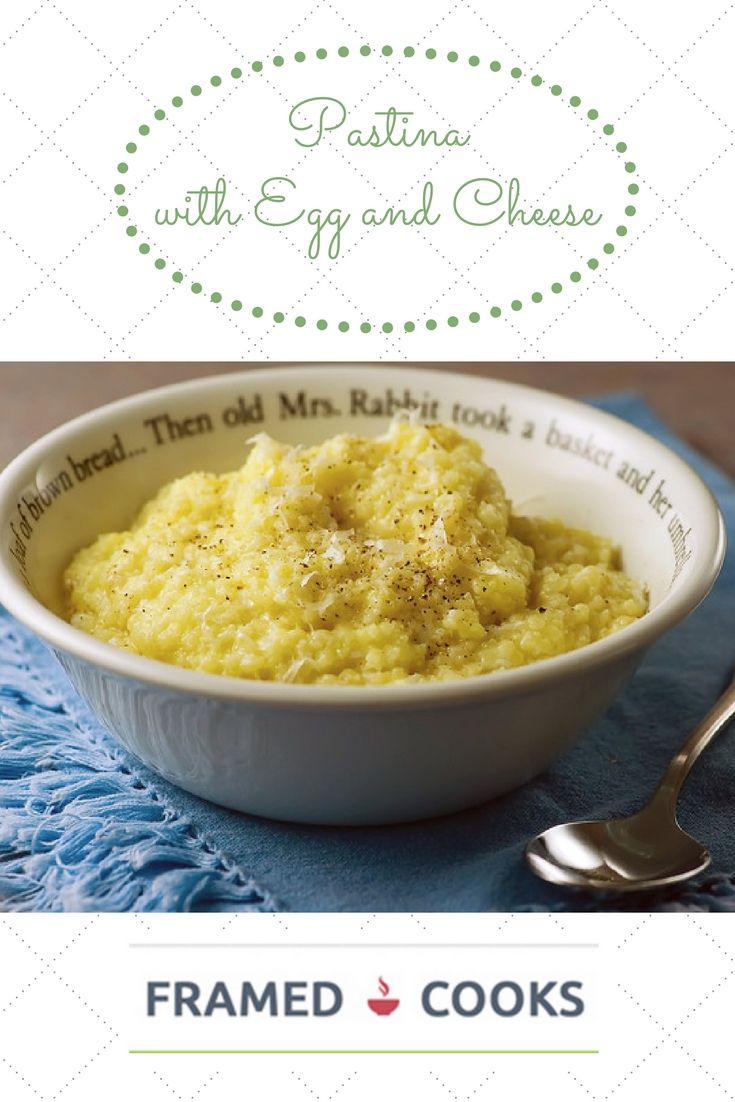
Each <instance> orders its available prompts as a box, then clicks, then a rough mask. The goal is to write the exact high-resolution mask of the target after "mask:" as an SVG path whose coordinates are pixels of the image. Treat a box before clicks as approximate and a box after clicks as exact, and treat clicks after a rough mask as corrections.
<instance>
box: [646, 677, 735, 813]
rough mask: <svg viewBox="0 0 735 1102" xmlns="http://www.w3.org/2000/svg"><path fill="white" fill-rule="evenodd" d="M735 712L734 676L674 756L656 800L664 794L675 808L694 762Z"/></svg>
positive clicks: (664, 798) (658, 789)
mask: <svg viewBox="0 0 735 1102" xmlns="http://www.w3.org/2000/svg"><path fill="white" fill-rule="evenodd" d="M733 716H735V678H734V679H733V680H732V681H731V682H730V685H729V687H728V688H727V689H726V690H725V692H724V693H723V694H722V696H721V697H720V699H719V700H718V701H717V703H716V704H715V705H714V707H713V708H712V709H711V710H710V711H709V712H708V713H707V715H706V716H705V717H704V719H703V720H702V722H701V723H699V724H698V725H697V726H696V727H695V728H694V730H693V731H692V733H691V735H690V736H689V738H688V739H687V740H686V742H685V743H684V745H683V746H682V747H681V749H680V750H679V752H678V753H677V754H676V755H675V756H674V757H673V758H672V759H671V762H670V763H669V767H668V769H667V770H666V772H665V773H664V776H663V779H662V780H661V783H660V784H659V786H658V788H657V789H656V791H655V793H654V796H653V799H654V800H658V799H659V798H663V800H664V801H666V802H667V803H669V805H670V808H671V811H672V812H673V810H674V807H675V805H676V801H677V799H678V796H679V793H680V791H681V788H682V785H683V784H684V781H685V780H686V779H687V777H688V776H689V773H690V772H691V769H692V766H693V765H694V763H695V762H696V761H697V759H698V758H699V755H700V754H701V753H702V752H703V751H704V750H706V749H707V747H708V746H709V744H710V743H711V742H712V741H713V740H714V739H715V737H716V736H717V735H719V733H720V731H722V729H723V728H724V727H726V726H727V724H728V723H729V721H730V720H731V719H732V718H733ZM651 802H653V801H651Z"/></svg>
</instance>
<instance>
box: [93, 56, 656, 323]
mask: <svg viewBox="0 0 735 1102" xmlns="http://www.w3.org/2000/svg"><path fill="white" fill-rule="evenodd" d="M375 52H377V51H373V49H372V47H371V46H368V45H363V46H360V48H359V50H358V51H356V53H358V54H359V56H360V57H370V55H371V54H373V53H375ZM380 54H382V56H384V57H391V56H393V55H397V56H398V57H401V56H402V57H403V58H406V59H409V58H412V57H414V56H415V55H416V54H417V50H416V49H415V48H414V47H413V46H404V47H403V50H402V51H400V50H395V49H394V48H393V46H388V45H386V46H383V47H381V49H380ZM328 56H329V53H328V51H327V50H325V49H323V48H320V49H318V50H316V51H315V52H314V57H315V58H316V59H317V60H318V61H324V60H325V59H326V58H327V57H328ZM333 56H336V57H339V58H347V57H349V56H350V49H349V47H347V46H339V47H338V48H337V50H335V51H334V52H333ZM424 56H425V57H426V58H427V59H428V60H429V61H433V60H434V59H436V58H439V57H440V54H439V53H438V52H437V51H436V50H435V49H433V48H431V47H430V48H429V49H427V50H425V51H424ZM308 59H309V55H308V54H306V53H304V51H303V50H297V51H296V52H295V53H294V55H293V61H294V62H296V63H297V64H302V63H303V62H304V61H307V60H308ZM444 59H445V60H446V61H447V62H449V63H450V64H456V63H457V62H459V61H460V60H461V58H460V55H459V54H458V53H457V51H456V50H450V51H449V52H448V53H447V54H445V55H444ZM269 60H270V64H271V65H272V66H273V67H274V68H276V69H280V68H281V67H282V66H283V65H285V64H286V62H287V59H286V58H285V57H284V56H283V55H282V54H274V55H273V57H271V58H270V59H269ZM466 61H467V64H468V65H469V66H470V67H471V68H473V69H480V68H482V65H483V63H482V61H481V59H480V58H479V57H478V56H477V55H476V54H470V55H469V56H468V57H467V58H466ZM250 68H251V70H252V71H253V72H254V73H262V72H263V71H264V70H265V69H266V62H263V61H253V62H251V64H250ZM487 69H489V71H490V72H491V73H499V72H502V71H503V66H502V64H501V62H499V61H491V62H489V63H488V64H487ZM507 72H508V73H509V75H510V77H511V79H512V80H520V79H521V78H522V77H523V75H524V74H523V71H522V69H520V68H519V67H518V66H514V67H513V68H511V69H509V70H507ZM242 75H243V71H242V69H241V68H239V67H238V66H235V67H234V68H233V69H231V70H230V74H229V78H227V79H230V80H234V81H237V80H240V79H241V78H242ZM529 79H530V83H531V85H532V86H533V87H534V88H541V87H544V86H546V87H548V90H549V92H550V94H551V95H552V96H555V97H557V98H559V97H561V96H562V94H563V89H562V87H561V85H559V84H551V85H548V84H547V83H546V82H545V81H544V78H543V77H541V76H539V75H538V74H534V75H533V76H531V77H530V78H529ZM224 83H225V80H223V78H222V77H220V76H218V75H215V76H212V77H210V79H209V86H210V87H211V88H219V87H220V86H221V85H223V84H224ZM203 92H204V88H203V86H202V85H200V84H192V86H191V88H190V89H189V95H190V97H192V98H194V99H197V98H198V97H199V96H201V95H202V94H203ZM185 99H186V97H184V96H181V95H176V96H173V98H172V99H171V106H172V107H173V108H175V109H178V108H180V107H183V105H184V103H185ZM568 102H569V105H570V106H571V107H573V108H575V109H577V108H581V107H582V106H583V104H582V100H581V98H580V97H579V96H576V95H574V96H570V97H569V100H568ZM599 114H600V113H599V111H598V110H597V109H596V108H594V107H591V108H588V110H587V111H586V117H587V119H589V121H590V122H596V121H597V120H598V119H599ZM166 117H167V115H166V111H165V110H164V109H163V108H162V107H159V108H157V109H156V110H155V111H154V112H153V118H154V120H155V122H163V121H164V120H165V119H166ZM602 132H603V134H604V135H605V136H606V137H611V136H612V135H613V134H614V133H615V127H614V126H613V124H612V123H604V124H602ZM150 133H151V126H150V125H149V124H148V123H142V124H141V126H139V127H138V134H139V136H140V137H142V138H147V137H148V136H149V135H150ZM613 148H614V151H615V152H616V153H619V154H624V153H626V152H627V149H628V147H627V145H626V143H625V142H623V141H616V142H615V144H614V146H613ZM137 152H138V145H137V142H134V141H131V142H128V143H127V144H126V146H125V153H126V155H127V156H134V155H135V154H136V153H137ZM128 170H129V165H128V162H127V160H125V161H120V162H119V163H118V165H117V172H118V174H119V175H122V176H124V175H125V174H126V173H127V172H128ZM624 170H625V172H626V173H627V174H629V175H632V174H633V173H635V172H636V166H635V164H634V162H633V161H627V160H626V161H625V162H624ZM114 190H115V195H116V196H118V197H122V196H123V195H125V191H126V188H125V185H124V184H123V183H121V182H119V183H117V184H116V185H115V189H114ZM627 190H628V195H629V196H633V195H637V194H638V191H639V185H638V184H637V183H636V182H635V181H633V182H631V183H629V184H628V189H627ZM117 213H118V214H119V215H120V217H121V218H127V216H128V213H129V211H128V208H127V206H126V205H125V203H124V202H121V204H120V205H119V206H118V208H117ZM624 213H625V218H627V219H629V218H632V217H633V216H634V215H635V213H636V208H635V206H633V205H632V203H631V202H630V200H628V203H627V205H626V207H625V212H624ZM125 233H126V234H127V236H128V237H131V238H134V237H137V236H138V227H137V226H136V225H135V224H134V223H131V222H128V224H127V225H126V227H125ZM627 233H628V227H627V225H626V224H625V222H623V221H621V223H620V225H619V226H617V227H616V229H615V234H616V235H617V237H620V238H623V237H625V236H626V235H627ZM138 251H139V252H140V253H141V255H143V256H148V255H149V254H150V253H151V251H152V250H151V246H150V245H149V244H148V243H147V242H145V241H144V242H141V243H140V244H139V245H138ZM599 251H600V252H601V253H602V257H601V258H598V257H597V256H592V257H590V258H589V260H588V261H587V268H589V269H590V271H592V272H594V271H595V270H596V269H597V268H598V267H599V266H600V260H601V259H604V257H605V256H611V255H612V254H613V253H614V252H615V244H614V243H613V242H612V241H606V242H604V244H603V245H602V246H601V248H600V250H599ZM153 264H154V266H155V268H156V269H157V270H158V271H164V270H165V269H166V268H167V267H168V266H169V261H168V260H166V259H165V258H164V257H162V256H158V257H155V258H154V260H153ZM171 278H172V280H173V281H174V283H183V282H184V279H185V278H186V277H185V275H184V273H183V272H182V271H179V270H178V269H176V270H175V271H174V272H173V273H172V275H171ZM567 278H568V282H569V283H571V284H574V285H576V284H578V283H580V282H581V281H582V278H583V276H582V272H580V271H573V272H570V273H569V276H568V277H567ZM190 289H191V291H192V293H193V294H195V295H200V294H203V293H204V288H203V287H202V284H201V283H199V282H197V281H196V280H194V281H193V282H192V283H191V285H190ZM563 290H564V283H563V282H562V281H555V282H554V283H552V284H550V286H549V291H550V292H551V294H552V295H558V294H561V293H562V291H563ZM222 300H223V296H222V294H221V292H220V291H213V292H211V294H210V295H209V301H210V302H212V303H214V304H215V305H219V304H220V303H221V302H222ZM529 300H530V302H532V303H534V304H538V303H540V302H543V300H544V294H543V293H542V292H541V291H533V292H531V294H530V295H529ZM523 306H524V303H523V300H522V299H517V298H515V299H512V300H511V301H510V303H509V304H508V305H507V306H506V307H505V309H506V310H508V309H509V310H510V311H512V312H513V313H517V312H518V311H520V310H522V309H523ZM229 308H230V309H231V310H233V311H235V312H236V313H238V312H239V311H241V310H242V309H243V303H242V301H241V300H240V299H237V298H236V299H232V301H231V302H230V304H229ZM250 314H251V315H252V317H254V318H264V317H265V316H266V313H265V310H264V309H263V308H262V306H253V307H252V308H251V309H250ZM502 315H503V308H502V307H500V306H492V307H491V308H490V310H489V311H488V312H487V316H488V317H490V318H499V317H501V316H502ZM287 317H288V315H287V314H286V313H285V312H283V311H281V310H276V312H275V313H274V314H273V315H272V320H273V321H274V322H276V323H277V324H281V323H283V322H285V321H286V319H287ZM482 318H483V313H482V312H481V311H479V310H472V311H471V312H470V313H469V314H468V315H467V320H468V321H469V322H471V323H473V324H476V323H477V322H479V321H481V320H482ZM293 323H294V325H295V326H297V327H298V328H303V327H304V326H306V325H307V324H308V322H307V319H306V318H305V317H303V316H302V315H301V314H297V315H294V316H293ZM312 324H314V325H315V327H316V329H317V330H319V331H320V332H324V331H325V330H326V329H329V322H328V321H327V320H326V319H325V318H318V319H316V321H314V322H312ZM444 324H445V325H447V326H449V328H452V329H453V328H456V327H457V326H458V325H459V324H460V318H459V317H458V316H456V315H454V314H451V315H450V316H449V317H448V318H446V319H445V321H444ZM396 325H397V326H398V328H402V329H403V331H404V332H405V333H413V332H414V331H415V330H416V329H417V328H418V324H417V323H416V322H415V321H411V320H408V321H404V322H400V323H396V324H394V323H393V322H391V321H384V322H383V323H382V325H380V326H375V327H374V326H373V325H371V323H370V322H369V321H363V322H361V323H360V324H359V326H356V328H358V329H359V331H360V332H361V333H370V332H371V331H372V330H373V328H375V329H376V330H378V331H380V332H383V333H392V332H393V330H394V329H395V328H396ZM439 325H440V323H439V322H438V321H437V320H436V319H435V318H426V319H425V320H424V321H423V326H424V328H425V329H426V330H428V331H429V332H434V331H435V330H437V329H438V328H439ZM335 328H336V329H337V330H338V331H339V332H340V333H347V332H349V330H350V323H349V322H347V321H339V322H337V323H336V324H335Z"/></svg>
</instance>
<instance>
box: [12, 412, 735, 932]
mask: <svg viewBox="0 0 735 1102" xmlns="http://www.w3.org/2000/svg"><path fill="white" fill-rule="evenodd" d="M595 404H598V405H600V406H602V407H604V408H606V409H608V410H610V412H612V413H616V414H618V415H619V416H621V417H624V418H625V419H627V420H629V421H632V422H633V423H634V424H636V425H638V426H639V427H641V428H643V429H644V430H646V431H647V432H650V433H651V434H652V435H654V436H657V437H659V438H660V439H662V440H664V441H665V442H666V443H667V444H669V446H671V447H673V448H674V449H675V450H676V451H678V452H680V453H681V454H682V455H684V457H685V458H686V459H687V460H688V461H689V462H690V463H691V464H692V465H693V466H694V467H696V468H697V470H699V472H700V474H702V476H703V477H704V478H705V480H706V481H707V482H708V484H709V485H710V487H711V488H712V490H713V491H714V492H715V494H716V495H717V497H718V499H719V501H720V505H721V506H722V509H723V511H724V513H725V517H726V520H727V525H728V531H729V534H730V538H731V541H732V542H735V540H734V539H733V537H734V536H735V486H733V484H732V483H731V482H730V481H729V479H727V478H726V477H725V476H724V475H723V474H722V473H721V472H719V471H717V470H716V469H715V468H714V467H712V466H711V465H710V464H709V463H707V462H706V461H705V460H703V459H702V458H701V457H700V456H698V455H697V454H696V453H694V452H692V451H691V450H690V449H689V448H687V447H686V446H685V445H683V444H682V443H681V442H680V441H678V440H676V439H675V438H673V437H672V436H671V434H670V433H669V432H668V430H667V429H666V428H665V426H664V425H662V424H661V423H660V422H659V421H657V420H656V418H655V417H654V416H653V415H652V414H651V412H650V411H649V410H648V408H647V407H646V406H645V405H644V403H643V402H641V401H640V400H639V399H637V398H635V397H632V396H614V397H612V398H609V399H605V400H600V401H599V402H597V403H595ZM733 625H735V565H734V563H733V555H732V554H731V555H730V556H729V557H728V561H727V563H726V565H725V569H724V570H723V574H722V576H721V578H720V580H719V582H718V584H717V586H716V587H715V590H714V592H713V593H712V594H711V596H710V597H709V598H708V599H707V601H706V602H705V603H704V604H703V605H702V606H701V607H700V608H699V609H698V610H697V611H696V612H695V613H694V614H693V615H692V616H690V617H689V618H688V619H687V620H686V621H685V622H684V623H683V624H681V625H680V626H679V627H678V628H676V629H675V630H674V631H672V632H670V633H669V634H668V635H667V636H666V637H665V638H664V639H663V640H662V641H661V642H660V643H658V644H657V645H656V646H655V647H654V648H653V649H652V650H651V651H650V653H649V655H648V657H647V659H646V661H645V662H644V664H643V665H642V667H641V668H640V670H639V671H638V673H637V674H636V676H635V677H634V679H633V680H632V682H631V683H630V685H629V686H628V688H627V689H626V691H625V692H624V693H622V694H621V695H620V696H619V697H618V699H617V700H616V701H615V703H614V704H613V706H612V708H611V709H610V711H609V712H608V714H607V715H606V716H605V717H604V718H603V719H602V720H601V721H600V722H599V723H597V724H596V725H595V726H594V727H593V728H592V730H591V731H590V732H589V733H588V734H587V735H585V737H584V738H583V739H582V740H581V741H580V742H579V743H578V744H577V746H575V747H574V748H573V749H572V750H571V751H570V752H569V753H567V754H566V755H565V756H564V758H562V759H561V760H560V761H559V762H558V763H556V765H554V766H553V767H552V768H551V769H550V770H549V771H548V772H547V773H546V774H544V776H542V777H540V778H538V779H537V780H535V781H533V782H531V783H530V784H528V785H526V786H525V787H524V788H522V789H519V790H518V791H516V792H512V793H510V794H509V795H508V796H505V797H503V798H502V799H499V800H495V801H494V802H492V803H490V804H487V805H485V806H484V807H481V808H478V809H475V810H472V811H468V812H464V813H462V814H459V815H452V816H448V817H445V818H442V819H434V820H429V821H426V822H421V823H414V824H409V825H407V826H397V827H396V826H394V827H380V828H327V827H300V826H297V825H294V824H284V823H272V822H268V821H266V820H262V819H254V818H250V817H249V816H245V815H239V814H236V813H234V812H229V811H225V810H223V809H222V808H218V807H215V806H214V805H212V804H208V803H206V802H205V801H203V800H199V799H197V798H196V797H194V796H189V795H188V794H187V793H184V792H182V791H180V790H179V789H177V788H175V787H174V786H172V785H170V784H168V783H166V782H165V781H162V780H161V779H160V778H158V777H156V776H155V775H154V774H152V773H151V772H150V771H149V770H148V769H146V768H145V767H144V766H142V765H141V764H140V763H139V762H138V761H136V760H135V759H134V758H132V757H131V756H130V755H128V754H127V753H126V752H125V751H124V750H122V748H120V747H119V746H118V745H117V743H115V741H114V740H113V739H112V738H111V737H110V736H109V735H108V734H107V733H106V732H105V731H104V730H103V729H102V728H101V727H100V725H99V724H98V723H97V722H96V720H95V719H94V718H93V717H92V716H91V715H90V713H89V711H88V710H87V709H86V707H85V705H84V704H83V703H82V702H81V700H80V699H79V698H78V697H77V696H76V694H75V693H74V691H73V690H72V689H71V687H70V685H69V683H68V682H67V681H66V678H65V677H64V675H63V673H62V672H61V669H60V668H59V667H58V665H57V664H56V662H55V660H54V659H53V658H52V656H51V655H50V654H49V653H48V651H47V650H46V648H45V647H44V646H43V645H42V644H41V643H39V642H38V641H37V640H36V639H35V638H34V637H33V636H32V635H31V634H30V633H29V632H27V631H26V630H25V629H23V628H21V627H20V626H19V625H18V624H16V623H15V622H13V621H12V620H11V619H10V617H9V616H8V615H7V614H6V613H4V612H3V611H2V610H0V908H5V909H8V910H18V911H22V910H39V911H40V910H48V911H87V910H91V911H128V910H164V911H179V910H210V911H218V910H246V911H263V910H276V909H290V910H309V911H413V912H416V911H485V910H488V911H513V910H515V911H529V910H541V911H544V910H574V911H579V910H631V909H634V910H635V909H638V910H682V909H691V910H735V829H734V827H735V730H733V731H731V732H730V733H729V734H728V733H725V734H723V735H722V736H721V737H720V739H719V740H718V741H717V742H716V743H715V744H714V746H713V747H712V748H711V749H710V750H708V751H707V754H706V755H705V756H704V758H703V760H702V761H701V762H700V763H699V764H698V765H697V767H696V770H695V772H694V773H693V775H692V777H691V779H690V781H689V782H688V784H687V786H686V788H685V790H684V795H683V797H682V800H681V804H680V817H681V822H682V825H683V826H684V827H685V829H688V830H690V831H691V832H692V833H693V834H694V835H695V837H697V838H698V839H700V840H701V841H702V842H704V843H705V844H706V845H707V846H708V847H709V848H710V850H711V851H712V854H713V859H714V860H713V865H712V867H711V868H710V869H709V870H707V872H705V873H704V874H702V875H701V876H700V877H699V878H698V879H697V880H696V881H694V882H690V883H689V884H685V885H680V886H678V887H674V888H671V889H668V890H667V891H665V892H660V893H647V894H645V895H622V896H614V895H607V896H599V895H596V894H591V893H583V892H569V891H565V890H562V889H558V888H554V887H552V886H550V885H547V884H543V883H542V882H541V881H539V880H537V879H536V878H535V877H533V876H532V874H531V873H530V872H528V871H527V870H526V868H525V867H524V865H523V862H522V859H521V855H522V850H523V846H524V844H525V842H526V841H527V839H528V838H529V837H530V836H531V835H533V834H535V833H536V832H537V831H539V830H541V829H542V828H544V827H546V826H549V825H551V824H552V823H556V822H561V821H564V820H567V819H573V818H596V817H605V816H607V815H611V814H624V813H626V812H629V811H632V810H634V809H635V808H637V807H638V806H640V804H641V803H642V802H643V801H644V799H645V798H646V796H647V795H648V793H649V792H650V790H651V788H652V786H653V784H654V783H655V781H656V780H657V778H658V776H659V775H660V773H661V772H662V771H663V768H664V766H665V764H666V762H667V761H668V759H669V757H670V756H671V755H672V754H673V752H674V751H675V749H676V748H677V747H678V745H679V743H680V742H681V741H683V738H684V736H685V735H686V734H687V733H688V731H689V730H690V729H691V728H692V727H693V726H694V724H695V723H696V722H697V721H698V720H699V719H700V718H701V717H702V715H703V714H704V713H705V712H706V711H707V709H708V708H709V707H710V705H711V704H712V702H713V701H714V700H715V698H716V697H717V696H718V695H719V693H720V692H721V691H722V690H723V688H724V687H725V684H726V682H727V680H728V679H729V677H730V674H731V668H732V666H733V663H734V660H735V632H734V631H733Z"/></svg>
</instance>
